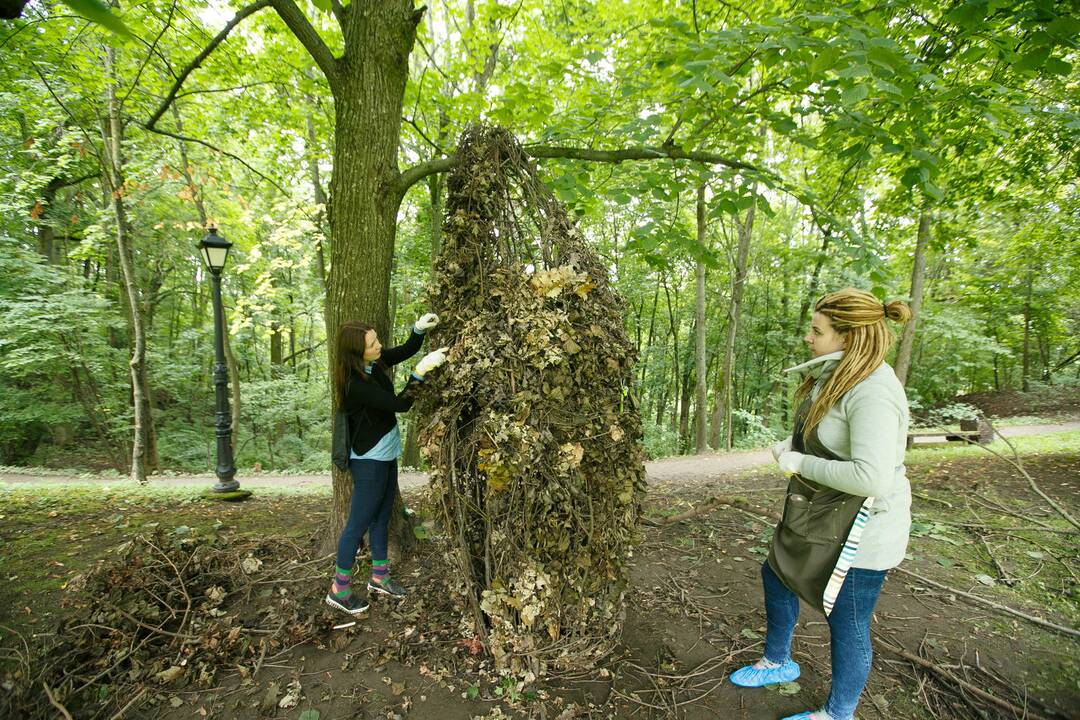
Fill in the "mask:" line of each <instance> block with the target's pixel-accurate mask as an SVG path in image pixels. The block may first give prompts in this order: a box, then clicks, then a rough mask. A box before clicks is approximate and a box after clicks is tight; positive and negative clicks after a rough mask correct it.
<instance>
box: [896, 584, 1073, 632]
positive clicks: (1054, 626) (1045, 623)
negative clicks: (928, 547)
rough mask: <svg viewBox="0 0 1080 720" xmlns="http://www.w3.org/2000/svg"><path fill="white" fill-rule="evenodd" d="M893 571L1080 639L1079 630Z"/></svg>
mask: <svg viewBox="0 0 1080 720" xmlns="http://www.w3.org/2000/svg"><path fill="white" fill-rule="evenodd" d="M893 570H894V571H896V572H899V573H903V574H904V575H909V576H911V577H913V578H915V579H916V580H918V581H919V582H924V583H926V584H927V585H931V586H933V587H936V588H938V589H940V590H945V591H947V592H950V593H953V594H954V595H958V596H960V597H962V598H964V599H966V600H971V601H973V602H976V603H979V604H980V605H985V606H987V607H991V608H994V609H995V610H998V611H1000V612H1003V613H1008V614H1009V615H1013V616H1015V617H1018V618H1021V619H1023V620H1027V621H1028V622H1030V623H1034V624H1035V625H1039V626H1040V627H1043V628H1046V629H1048V630H1053V631H1055V632H1059V633H1063V634H1065V635H1071V636H1072V637H1080V630H1076V629H1074V628H1070V627H1065V626H1064V625H1058V624H1056V623H1052V622H1050V621H1049V620H1043V619H1042V618H1040V617H1035V616H1034V615H1028V614H1027V613H1024V612H1020V611H1019V610H1016V609H1014V608H1011V607H1009V606H1008V605H1002V604H1000V603H996V602H994V601H993V600H987V599H986V598H981V597H979V596H978V595H972V594H971V593H968V592H964V591H963V590H957V589H956V588H951V587H949V586H948V585H942V584H941V583H939V582H936V581H934V580H931V579H930V578H928V577H923V576H922V575H920V574H918V573H916V572H912V571H911V570H905V569H904V568H902V567H896V568H893Z"/></svg>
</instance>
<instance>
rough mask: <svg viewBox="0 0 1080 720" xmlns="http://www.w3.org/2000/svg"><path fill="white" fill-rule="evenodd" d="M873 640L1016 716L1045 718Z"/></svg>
mask: <svg viewBox="0 0 1080 720" xmlns="http://www.w3.org/2000/svg"><path fill="white" fill-rule="evenodd" d="M874 641H875V642H876V643H877V644H878V645H879V646H881V647H882V648H883V649H885V650H888V651H889V652H891V653H893V654H894V655H899V656H900V657H902V658H904V659H905V660H907V661H908V662H910V663H912V664H913V665H917V666H919V667H921V668H923V669H924V670H929V671H931V672H933V673H934V674H936V675H938V676H940V677H941V678H943V679H945V680H948V681H949V682H951V683H953V684H955V685H957V686H958V687H960V688H962V689H963V690H965V691H966V692H969V693H971V694H972V695H974V696H975V697H977V698H979V699H981V700H984V701H986V702H988V703H990V704H992V705H995V706H997V707H999V708H1002V709H1003V710H1008V711H1009V712H1011V713H1013V714H1014V715H1016V716H1017V717H1022V718H1029V719H1030V720H1046V718H1045V716H1043V715H1037V714H1035V713H1033V712H1032V711H1031V710H1030V709H1025V708H1020V707H1017V706H1016V705H1013V704H1012V703H1011V702H1009V701H1008V700H1003V699H1001V698H999V697H998V696H996V695H991V694H990V693H988V692H986V691H985V690H981V689H979V688H977V687H975V686H974V685H972V684H971V683H969V682H967V681H966V680H962V679H960V678H958V677H956V676H955V675H953V674H952V673H951V672H949V671H948V670H946V669H944V668H943V667H941V666H940V665H937V664H935V663H932V662H930V661H929V660H925V659H923V658H921V657H919V656H918V655H913V654H912V653H909V652H908V651H907V650H904V649H903V648H899V647H896V646H894V645H891V644H889V643H887V642H885V641H884V640H882V639H881V638H880V637H875V638H874Z"/></svg>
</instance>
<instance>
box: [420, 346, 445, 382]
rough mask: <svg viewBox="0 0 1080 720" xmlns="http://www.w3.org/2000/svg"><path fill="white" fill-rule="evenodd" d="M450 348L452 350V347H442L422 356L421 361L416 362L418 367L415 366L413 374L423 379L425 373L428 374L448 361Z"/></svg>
mask: <svg viewBox="0 0 1080 720" xmlns="http://www.w3.org/2000/svg"><path fill="white" fill-rule="evenodd" d="M448 350H450V348H448V347H441V348H439V349H438V350H433V351H432V352H429V353H428V354H427V355H425V356H424V357H422V358H420V362H418V363H416V367H415V368H413V374H414V375H416V376H417V377H419V378H420V379H421V380H423V379H424V375H427V374H428V372H430V371H432V370H434V369H435V368H437V367H439V366H440V365H442V364H443V363H444V362H446V353H447V351H448Z"/></svg>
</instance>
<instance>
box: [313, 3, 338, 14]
mask: <svg viewBox="0 0 1080 720" xmlns="http://www.w3.org/2000/svg"><path fill="white" fill-rule="evenodd" d="M311 4H312V5H314V6H315V7H317V8H319V9H320V10H322V11H323V12H326V13H328V12H330V11H331V10H332V9H333V1H332V0H311Z"/></svg>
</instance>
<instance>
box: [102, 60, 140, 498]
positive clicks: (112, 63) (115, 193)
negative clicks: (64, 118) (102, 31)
mask: <svg viewBox="0 0 1080 720" xmlns="http://www.w3.org/2000/svg"><path fill="white" fill-rule="evenodd" d="M105 57H106V66H107V70H108V74H109V84H108V87H107V89H106V103H107V107H108V116H107V117H106V118H104V119H103V122H102V139H103V141H104V150H105V152H104V158H105V165H106V167H105V174H104V176H105V183H106V188H107V190H108V194H109V197H110V199H111V204H112V209H113V215H114V219H115V220H116V246H117V253H118V255H119V258H120V270H121V273H122V275H123V280H124V288H125V291H126V295H127V298H128V308H129V311H130V313H131V331H132V344H133V347H132V352H131V361H130V363H129V365H130V367H131V389H132V405H133V408H134V413H135V427H134V433H133V441H132V447H131V479H132V480H134V481H135V482H138V483H145V482H146V466H145V452H146V434H147V426H146V418H145V414H146V405H145V398H146V395H147V391H148V388H147V387H146V384H145V383H146V370H145V367H144V366H145V364H146V337H145V334H144V330H143V320H142V306H143V304H142V301H141V294H140V292H139V284H138V281H137V279H136V277H135V262H134V253H133V251H132V247H131V237H130V235H129V232H128V221H127V210H126V208H125V207H124V176H123V162H124V160H123V155H122V144H123V137H122V133H123V132H124V128H123V125H122V123H121V122H120V106H119V103H118V101H117V97H116V87H117V80H116V50H115V49H113V48H109V49H108V50H107V51H106V55H105Z"/></svg>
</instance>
